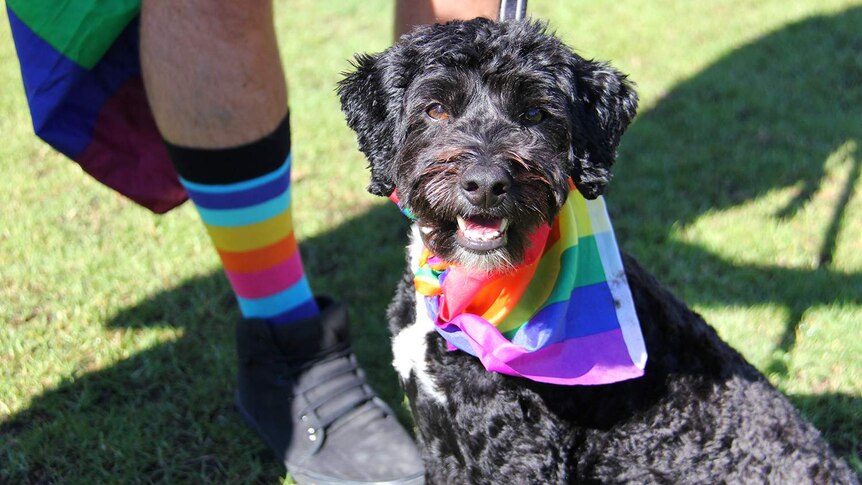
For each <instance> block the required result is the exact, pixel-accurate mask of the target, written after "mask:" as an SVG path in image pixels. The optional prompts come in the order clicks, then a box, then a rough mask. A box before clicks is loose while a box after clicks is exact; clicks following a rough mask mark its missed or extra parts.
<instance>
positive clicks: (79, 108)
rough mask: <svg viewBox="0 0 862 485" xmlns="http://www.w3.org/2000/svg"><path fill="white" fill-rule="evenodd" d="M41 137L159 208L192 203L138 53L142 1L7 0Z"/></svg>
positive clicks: (94, 173) (143, 202)
mask: <svg viewBox="0 0 862 485" xmlns="http://www.w3.org/2000/svg"><path fill="white" fill-rule="evenodd" d="M6 8H7V12H8V15H9V23H10V25H11V27H12V36H13V38H14V40H15V47H16V49H17V51H18V59H19V62H20V64H21V74H22V78H23V80H24V90H25V92H26V95H27V102H28V104H29V105H30V113H31V116H32V118H33V128H34V130H35V132H36V134H37V135H38V136H39V137H40V138H42V139H43V140H45V141H46V142H47V143H48V144H50V145H51V146H53V147H54V148H56V149H57V150H58V151H60V152H61V153H63V154H64V155H66V156H68V157H69V158H71V159H73V160H75V161H76V162H77V163H78V164H79V165H80V166H81V167H82V168H83V169H84V170H85V171H86V172H87V173H89V174H90V175H92V176H93V177H95V178H96V179H98V180H99V181H101V182H102V183H104V184H106V185H108V186H109V187H111V188H113V189H114V190H117V191H118V192H120V193H122V194H124V195H126V196H127V197H129V198H131V199H132V200H134V201H135V202H137V203H139V204H141V205H143V206H145V207H148V208H149V209H151V210H153V211H155V212H159V213H161V212H166V211H168V210H170V209H171V208H173V207H175V206H177V205H179V204H180V203H182V202H183V201H184V200H186V193H185V191H184V190H183V188H182V186H181V185H180V184H179V182H178V181H177V177H176V172H175V171H174V168H173V165H172V164H171V162H170V159H169V158H168V156H167V152H166V151H165V148H164V146H163V145H162V139H161V137H160V136H159V133H158V130H157V129H156V125H155V122H154V121H153V117H152V114H151V112H150V108H149V104H148V103H147V98H146V95H145V93H144V87H143V83H142V82H141V74H140V64H139V58H138V20H137V17H138V12H139V10H140V0H75V1H55V0H7V1H6Z"/></svg>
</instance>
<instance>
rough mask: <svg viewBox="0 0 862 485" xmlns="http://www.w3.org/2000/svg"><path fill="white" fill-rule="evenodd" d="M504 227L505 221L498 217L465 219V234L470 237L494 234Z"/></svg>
mask: <svg viewBox="0 0 862 485" xmlns="http://www.w3.org/2000/svg"><path fill="white" fill-rule="evenodd" d="M502 225H503V219H500V218H497V217H470V218H467V219H464V232H465V233H467V234H470V235H485V234H492V233H495V232H497V231H499V230H500V226H502Z"/></svg>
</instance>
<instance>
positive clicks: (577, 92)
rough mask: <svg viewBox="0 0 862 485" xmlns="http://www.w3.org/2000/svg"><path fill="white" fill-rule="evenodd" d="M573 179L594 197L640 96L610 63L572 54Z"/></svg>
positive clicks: (607, 178) (608, 175)
mask: <svg viewBox="0 0 862 485" xmlns="http://www.w3.org/2000/svg"><path fill="white" fill-rule="evenodd" d="M570 69H571V75H572V78H571V83H572V85H571V89H572V95H573V96H572V98H573V99H572V106H571V113H572V117H573V119H572V161H573V162H574V166H573V169H572V173H571V176H572V180H573V181H574V182H575V185H576V186H577V187H578V191H580V192H581V194H582V195H583V196H584V197H586V198H588V199H594V198H596V197H598V196H599V195H601V194H602V192H603V191H604V188H605V185H607V183H608V182H609V181H610V178H611V172H610V168H611V165H612V164H613V163H614V159H615V158H616V154H617V145H619V142H620V136H622V134H623V132H624V131H625V130H626V128H627V127H628V126H629V123H630V122H631V120H632V118H634V116H635V112H636V111H637V106H638V96H637V93H636V92H635V90H634V86H633V85H632V83H631V82H630V81H628V80H627V79H626V76H625V75H624V74H622V73H620V72H619V71H617V70H616V69H614V68H612V67H610V66H609V65H607V64H605V63H602V62H596V61H591V60H586V59H583V58H581V57H579V56H577V55H573V61H572V63H571V65H570Z"/></svg>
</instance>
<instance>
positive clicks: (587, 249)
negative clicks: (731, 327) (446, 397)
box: [414, 185, 647, 385]
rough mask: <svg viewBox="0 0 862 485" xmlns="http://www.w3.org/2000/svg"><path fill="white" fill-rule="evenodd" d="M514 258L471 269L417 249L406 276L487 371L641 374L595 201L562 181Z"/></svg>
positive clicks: (635, 338)
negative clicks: (511, 262)
mask: <svg viewBox="0 0 862 485" xmlns="http://www.w3.org/2000/svg"><path fill="white" fill-rule="evenodd" d="M531 241H532V244H531V246H530V248H529V250H528V251H527V255H526V257H525V258H524V262H523V263H522V264H521V265H519V266H518V267H516V268H515V269H514V270H512V271H507V272H505V273H503V274H492V275H487V274H476V273H472V272H469V271H465V270H463V269H462V268H459V267H457V266H453V265H450V264H448V263H446V262H444V261H441V260H440V259H439V258H436V257H435V256H434V255H432V254H431V253H430V252H429V251H428V249H427V248H426V249H425V250H424V252H423V254H422V256H421V258H420V261H419V268H418V269H417V270H416V273H415V278H414V283H415V286H416V291H417V293H419V294H420V295H422V296H424V297H425V302H426V306H427V308H428V312H429V316H430V317H431V319H432V320H433V321H434V322H435V323H436V326H437V331H438V332H439V333H440V335H442V336H443V337H444V338H445V339H446V341H447V342H448V343H449V345H450V349H460V350H462V351H464V352H467V353H469V354H472V355H473V356H475V357H478V358H479V360H481V362H482V364H484V366H485V368H486V369H488V370H489V371H494V372H500V373H502V374H508V375H514V376H521V377H525V378H528V379H532V380H535V381H539V382H547V383H552V384H561V385H595V384H610V383H613V382H619V381H623V380H626V379H632V378H635V377H640V376H642V375H643V369H644V366H645V365H646V359H647V355H646V348H645V346H644V342H643V336H642V334H641V330H640V324H639V322H638V319H637V314H636V313H635V309H634V303H633V301H632V296H631V291H630V289H629V286H628V282H627V280H626V276H625V271H624V269H623V265H622V260H621V258H620V253H619V249H618V247H617V243H616V238H615V237H614V232H613V229H612V227H611V223H610V219H609V217H608V213H607V209H606V207H605V204H604V200H603V199H602V198H601V197H599V198H598V199H596V200H591V201H590V200H586V199H584V197H583V196H581V194H580V193H579V192H578V191H577V190H576V189H575V188H574V186H573V185H572V186H571V191H570V193H569V197H568V200H567V202H566V203H565V205H563V207H562V209H561V211H560V214H559V216H558V217H557V219H556V220H555V221H554V223H553V225H551V226H542V227H540V228H539V229H538V230H537V231H536V232H535V233H534V234H533V235H532V236H531Z"/></svg>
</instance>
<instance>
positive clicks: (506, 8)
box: [500, 0, 527, 20]
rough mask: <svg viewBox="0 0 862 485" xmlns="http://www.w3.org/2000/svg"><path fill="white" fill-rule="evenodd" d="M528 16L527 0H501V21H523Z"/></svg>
mask: <svg viewBox="0 0 862 485" xmlns="http://www.w3.org/2000/svg"><path fill="white" fill-rule="evenodd" d="M526 16H527V0H500V20H521V19H523V18H524V17H526Z"/></svg>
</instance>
